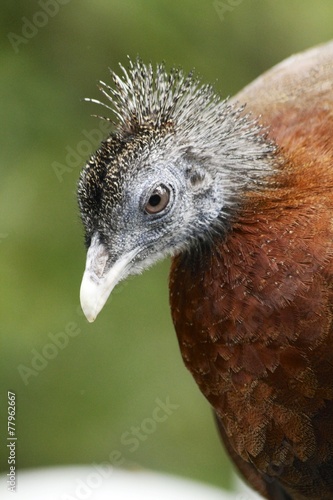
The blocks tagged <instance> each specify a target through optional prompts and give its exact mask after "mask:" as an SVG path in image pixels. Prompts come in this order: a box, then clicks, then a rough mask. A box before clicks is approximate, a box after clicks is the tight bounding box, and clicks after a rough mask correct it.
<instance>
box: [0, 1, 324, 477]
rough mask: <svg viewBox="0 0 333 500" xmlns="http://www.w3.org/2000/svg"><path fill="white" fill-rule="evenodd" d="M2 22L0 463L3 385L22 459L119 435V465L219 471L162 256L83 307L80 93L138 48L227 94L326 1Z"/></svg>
mask: <svg viewBox="0 0 333 500" xmlns="http://www.w3.org/2000/svg"><path fill="white" fill-rule="evenodd" d="M42 5H44V7H45V8H44V9H43V8H42ZM47 9H48V11H49V14H45V11H46V10H47ZM41 12H42V14H41ZM43 12H44V14H43ZM0 25H1V29H2V32H1V39H0V43H1V47H0V50H1V52H0V57H1V59H0V68H1V70H0V71H1V83H0V85H1V100H2V102H1V114H2V127H1V130H2V132H1V142H2V144H1V149H0V157H1V162H0V169H1V177H0V179H1V181H0V254H1V261H0V266H1V289H2V293H1V303H0V309H1V382H0V383H1V403H0V406H1V408H2V410H1V411H2V414H1V453H0V455H1V468H2V470H4V471H7V464H6V459H7V457H6V452H5V450H6V448H5V444H6V442H5V439H6V437H7V434H6V422H5V413H6V412H5V410H6V398H7V390H11V391H15V392H16V395H17V427H18V431H17V435H18V448H17V454H18V463H19V468H21V469H22V468H26V467H36V466H45V465H54V464H71V463H99V462H102V461H108V460H110V454H112V452H114V451H115V450H118V452H120V455H121V457H122V459H123V460H122V462H123V463H122V465H123V466H125V467H132V466H134V467H144V468H148V469H153V470H159V471H165V472H170V473H173V474H177V475H182V476H186V477H192V478H196V479H198V480H202V481H206V482H210V483H212V484H217V485H220V486H225V487H229V486H230V484H231V477H232V472H231V471H232V468H231V466H230V464H229V461H228V459H227V458H226V457H225V455H224V452H223V450H222V448H221V446H220V443H219V439H218V436H217V432H216V430H215V425H214V421H213V418H212V414H211V411H210V408H209V405H208V404H207V403H206V401H205V400H204V398H203V397H202V396H201V394H200V393H199V390H198V389H197V387H196V386H195V384H194V382H193V380H192V378H191V376H190V374H189V373H188V372H187V371H186V369H185V367H184V366H183V363H182V360H181V357H180V354H179V349H178V344H177V340H176V336H175V333H174V331H173V326H172V323H171V319H170V313H169V305H168V285H167V281H168V268H169V262H164V263H162V264H160V265H158V266H156V267H155V268H154V269H152V270H151V271H149V272H147V273H146V274H144V275H142V276H139V277H136V278H135V279H131V280H129V281H128V282H126V283H124V284H123V285H120V286H119V287H118V288H117V289H116V290H115V292H114V293H113V295H112V297H111V299H110V301H109V303H108V305H107V307H106V308H105V309H104V311H103V312H102V313H101V315H100V316H99V318H98V320H97V321H96V322H95V323H94V324H92V325H90V324H88V323H87V322H86V320H85V319H84V318H83V316H82V314H81V313H80V309H79V307H78V306H79V304H78V293H79V286H80V280H81V276H82V272H83V269H84V263H85V250H84V245H83V234H82V229H81V225H80V221H79V218H78V210H77V206H76V196H75V191H76V182H77V178H78V174H79V169H80V167H79V165H83V164H84V162H85V160H86V158H87V157H88V155H89V152H92V150H93V149H95V144H94V137H97V135H98V133H97V130H98V127H99V121H98V120H97V119H96V118H93V117H91V116H90V115H91V114H93V113H100V112H101V109H99V108H98V107H97V106H94V105H92V104H89V103H85V102H83V101H82V99H83V98H84V97H94V98H99V97H100V96H99V92H98V90H97V88H96V82H97V80H99V79H102V80H105V81H107V82H108V81H109V77H108V67H112V68H117V64H118V62H122V63H124V64H127V55H129V56H131V57H132V58H135V56H136V55H137V54H140V56H141V57H142V58H143V59H144V60H145V61H152V62H157V61H161V60H165V61H166V63H167V66H171V65H173V64H176V65H180V66H183V67H184V68H185V69H186V70H190V69H191V68H192V67H195V68H196V70H197V72H198V73H199V74H200V75H201V76H202V78H203V80H204V81H208V82H212V83H214V84H215V87H216V88H217V89H218V91H219V92H220V93H221V94H222V95H223V96H227V95H230V94H231V95H232V94H234V93H235V92H237V91H238V90H239V89H240V88H242V86H244V85H245V84H247V83H248V82H250V81H251V80H252V79H253V78H255V77H256V76H258V75H259V74H261V73H262V72H263V71H264V70H266V69H268V68H269V67H271V66H272V65H273V64H275V63H277V62H279V61H281V60H282V59H283V58H285V57H287V56H288V55H290V54H292V53H294V52H298V51H301V50H303V49H305V48H307V47H310V46H312V45H315V44H317V43H320V42H323V41H326V40H329V39H330V38H331V37H332V34H333V33H332V32H333V3H332V2H331V0H326V1H320V2H313V1H312V0H293V1H290V0H279V1H278V2H277V1H276V0H265V1H264V0H257V1H255V0H243V1H242V0H238V1H236V0H220V1H219V2H212V1H205V0H182V1H180V0H177V1H176V0H159V1H153V0H114V1H107V0H95V1H94V2H92V1H87V0H62V1H61V2H60V0H58V1H57V0H52V1H51V0H49V1H48V0H45V1H43V0H40V1H39V2H37V1H29V2H27V1H23V0H21V1H19V0H17V1H15V2H12V1H3V2H2V4H1V18H0ZM36 25H37V27H36ZM94 134H95V135H94ZM71 328H72V329H73V330H72V331H73V332H74V333H75V334H76V335H75V336H72V337H71V336H69V335H68V332H69V331H70V329H71ZM54 339H58V340H57V342H58V343H59V342H60V339H62V342H63V345H62V348H60V347H57V346H56V344H55V340H54ZM64 339H65V340H64ZM66 342H67V345H66V346H64V344H65V343H66ZM59 345H60V344H59ZM41 356H43V359H44V361H43V360H42V358H41ZM47 358H48V359H47ZM167 397H169V400H170V402H171V403H172V404H173V405H175V406H176V405H177V406H178V407H177V409H174V410H173V411H172V413H171V414H170V415H169V416H168V418H167V419H166V420H165V421H164V422H158V423H157V424H156V425H155V428H154V425H153V424H152V421H151V420H149V419H151V418H152V415H153V411H154V409H155V408H156V404H157V403H156V399H157V398H159V399H160V400H161V401H166V399H167ZM147 419H148V420H147ZM137 426H139V427H140V426H143V429H144V432H141V437H140V439H139V445H138V446H136V447H135V446H134V445H133V446H129V445H128V444H126V443H125V442H124V441H122V438H121V436H122V435H123V433H126V432H127V433H129V434H127V436H129V435H131V433H132V432H133V430H132V427H137ZM133 448H136V449H135V450H134V449H133Z"/></svg>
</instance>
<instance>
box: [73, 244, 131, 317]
mask: <svg viewBox="0 0 333 500" xmlns="http://www.w3.org/2000/svg"><path fill="white" fill-rule="evenodd" d="M137 253H138V250H137V249H135V250H132V251H130V252H128V253H126V254H124V255H122V256H121V257H120V258H119V259H118V260H116V261H115V262H114V263H113V264H111V265H110V263H109V261H110V255H109V252H108V250H107V248H106V247H105V245H103V243H100V242H99V240H98V237H96V236H94V237H93V239H92V241H91V245H90V247H89V249H88V253H87V261H86V269H85V271H84V274H83V278H82V283H81V289H80V301H81V307H82V310H83V312H84V314H85V316H86V318H87V320H88V321H89V322H93V321H95V319H96V317H97V315H98V314H99V312H100V311H101V310H102V309H103V306H104V304H105V302H106V301H107V299H108V297H109V295H110V293H111V292H112V290H113V289H114V287H115V286H116V285H117V283H119V282H120V281H121V280H122V279H124V278H126V276H128V269H129V268H130V267H131V262H132V260H133V258H134V257H135V256H136V254H137Z"/></svg>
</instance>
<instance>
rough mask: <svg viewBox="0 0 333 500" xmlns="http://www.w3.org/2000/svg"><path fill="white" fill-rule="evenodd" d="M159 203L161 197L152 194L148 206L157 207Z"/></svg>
mask: <svg viewBox="0 0 333 500" xmlns="http://www.w3.org/2000/svg"><path fill="white" fill-rule="evenodd" d="M159 203H161V197H160V195H159V194H153V195H152V196H151V197H150V198H149V205H151V206H152V207H157V205H158V204H159Z"/></svg>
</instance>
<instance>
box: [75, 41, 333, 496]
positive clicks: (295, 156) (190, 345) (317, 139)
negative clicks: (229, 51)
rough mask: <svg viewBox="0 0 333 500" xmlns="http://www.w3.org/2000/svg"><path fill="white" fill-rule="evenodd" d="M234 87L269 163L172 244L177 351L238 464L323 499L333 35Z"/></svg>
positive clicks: (327, 485) (329, 381)
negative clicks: (258, 179)
mask: <svg viewBox="0 0 333 500" xmlns="http://www.w3.org/2000/svg"><path fill="white" fill-rule="evenodd" d="M233 101H234V102H237V103H240V104H243V103H244V104H246V111H247V112H249V111H251V113H252V116H257V117H259V118H258V119H259V122H260V124H262V125H263V126H264V127H268V129H267V130H268V137H266V136H265V135H263V134H264V132H263V131H257V134H258V135H259V136H260V137H263V138H264V139H263V140H264V141H266V143H267V144H268V145H269V144H273V148H272V149H270V150H269V151H268V152H266V153H265V155H266V156H267V164H269V162H270V160H269V158H271V157H272V158H273V161H274V169H273V173H272V175H270V176H269V177H268V179H267V180H265V182H263V185H262V186H261V187H259V188H257V187H256V185H255V183H254V185H253V186H250V187H248V188H247V189H244V190H243V191H242V193H241V196H240V197H239V198H238V199H237V203H236V207H235V208H233V209H232V210H230V211H229V213H228V215H227V216H226V217H225V223H224V226H223V228H222V230H221V228H220V226H218V227H217V229H216V228H215V230H214V231H211V232H210V234H209V238H207V240H206V241H205V240H204V242H203V244H200V248H198V247H196V248H195V249H191V248H188V247H186V248H184V249H180V250H177V249H176V252H175V253H176V255H175V256H174V257H173V261H172V267H171V273H170V303H171V311H172V317H173V321H174V325H175V329H176V333H177V336H178V340H179V345H180V349H181V353H182V356H183V359H184V362H185V364H186V366H187V367H188V369H189V370H190V371H191V373H192V374H193V376H194V378H195V380H196V382H197V384H198V385H199V387H200V389H201V391H202V392H203V394H204V395H205V397H206V398H207V399H208V401H209V402H210V403H211V405H212V407H213V408H214V410H215V412H216V416H217V420H218V426H219V429H220V434H221V436H222V439H223V441H224V443H225V445H226V448H227V450H228V451H229V453H230V455H231V457H232V459H233V460H234V462H235V464H236V466H237V467H238V469H239V470H240V472H241V473H242V475H243V476H244V477H245V478H246V479H247V480H248V481H249V483H250V484H252V486H253V487H254V488H255V489H256V490H258V491H259V492H260V493H261V494H262V495H263V496H264V497H266V498H269V499H272V500H274V499H276V500H277V499H288V498H291V499H293V500H305V499H312V500H325V499H327V500H328V499H332V498H333V319H332V315H333V215H332V214H333V139H332V138H333V43H330V44H326V45H323V46H320V47H318V48H315V49H312V50H310V51H307V52H305V53H304V54H301V55H298V56H294V57H293V58H290V59H288V60H287V61H285V62H283V63H281V64H280V65H278V66H277V67H275V68H273V69H272V70H270V71H269V72H268V73H266V74H264V75H263V76H261V77H260V78H258V79H257V80H256V81H255V82H254V83H252V84H251V85H249V86H248V87H246V88H245V89H244V90H243V91H242V92H240V93H239V94H238V95H237V96H236V97H235V98H234V99H233ZM241 114H243V115H244V111H242V112H241ZM244 116H245V115H244ZM238 119H241V117H239V118H238ZM246 119H247V117H246ZM269 141H271V143H270V142H269ZM274 145H275V146H277V147H275V146H274ZM235 157H236V156H235ZM251 161H254V160H251ZM81 182H83V181H82V180H81ZM82 196H83V195H82V187H81V198H82ZM157 201H158V200H156V202H157ZM81 204H82V205H84V203H82V202H81ZM81 210H82V207H81ZM83 220H84V222H85V216H83ZM219 228H220V229H219ZM191 238H192V237H191ZM170 253H171V252H170ZM142 267H145V266H142ZM103 269H104V268H103ZM103 272H104V271H103ZM135 272H137V271H135ZM129 273H130V272H127V275H128V274H129ZM97 274H98V273H97ZM125 274H126V273H125ZM121 277H123V275H122V276H121ZM105 300H106V299H105ZM84 307H85V306H84Z"/></svg>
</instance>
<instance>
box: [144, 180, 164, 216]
mask: <svg viewBox="0 0 333 500" xmlns="http://www.w3.org/2000/svg"><path fill="white" fill-rule="evenodd" d="M169 200H170V191H169V189H168V188H167V187H165V186H163V185H161V186H158V187H157V188H155V189H154V191H153V192H152V193H151V195H150V197H149V200H148V202H147V204H146V206H145V211H146V212H147V213H148V214H158V213H160V212H162V211H163V210H164V209H165V208H166V206H167V205H168V203H169Z"/></svg>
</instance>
